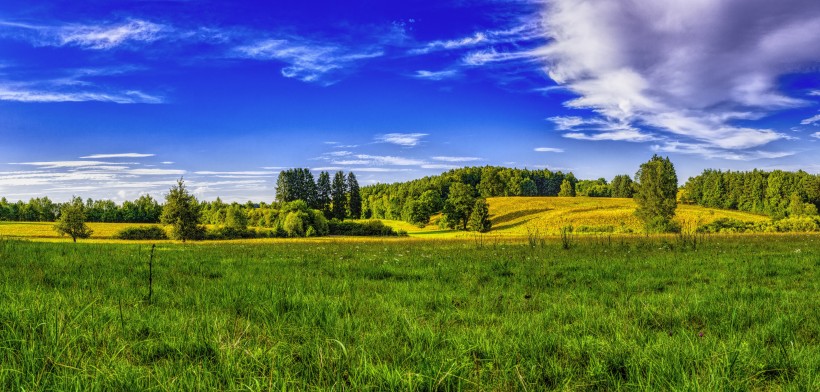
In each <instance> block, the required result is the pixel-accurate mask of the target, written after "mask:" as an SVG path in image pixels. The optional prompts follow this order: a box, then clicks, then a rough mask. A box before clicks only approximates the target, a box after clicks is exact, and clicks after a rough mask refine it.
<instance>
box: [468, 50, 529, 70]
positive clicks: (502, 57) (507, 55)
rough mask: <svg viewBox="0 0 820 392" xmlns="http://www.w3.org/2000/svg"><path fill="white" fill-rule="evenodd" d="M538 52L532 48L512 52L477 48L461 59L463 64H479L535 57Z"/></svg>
mask: <svg viewBox="0 0 820 392" xmlns="http://www.w3.org/2000/svg"><path fill="white" fill-rule="evenodd" d="M536 58H538V52H537V51H533V50H524V51H512V52H498V51H496V49H495V48H489V49H483V50H478V51H475V52H471V53H467V54H466V55H464V57H463V58H462V59H461V61H462V62H463V63H464V64H465V65H469V66H481V65H485V64H489V63H498V62H502V61H511V60H521V59H532V60H534V59H536Z"/></svg>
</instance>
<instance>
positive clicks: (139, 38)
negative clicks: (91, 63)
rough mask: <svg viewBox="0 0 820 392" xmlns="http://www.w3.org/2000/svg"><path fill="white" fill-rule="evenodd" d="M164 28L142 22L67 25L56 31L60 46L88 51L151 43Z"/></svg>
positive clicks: (160, 34) (158, 36)
mask: <svg viewBox="0 0 820 392" xmlns="http://www.w3.org/2000/svg"><path fill="white" fill-rule="evenodd" d="M165 29H166V28H165V27H164V26H161V25H158V24H155V23H151V22H148V21H144V20H130V21H128V22H126V23H121V24H116V25H105V26H93V25H85V26H83V25H69V26H64V27H60V28H59V29H57V37H58V38H59V40H60V44H61V45H76V46H80V47H83V48H88V49H111V48H113V47H117V46H120V45H122V44H124V43H127V42H153V41H156V40H158V39H159V38H160V37H161V36H162V32H163V30H165Z"/></svg>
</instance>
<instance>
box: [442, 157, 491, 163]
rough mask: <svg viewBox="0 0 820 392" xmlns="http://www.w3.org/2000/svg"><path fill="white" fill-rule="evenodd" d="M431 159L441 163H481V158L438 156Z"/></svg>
mask: <svg viewBox="0 0 820 392" xmlns="http://www.w3.org/2000/svg"><path fill="white" fill-rule="evenodd" d="M430 159H432V160H434V161H441V162H454V163H455V162H475V161H480V160H481V158H479V157H452V156H436V157H431V158H430Z"/></svg>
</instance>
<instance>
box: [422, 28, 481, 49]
mask: <svg viewBox="0 0 820 392" xmlns="http://www.w3.org/2000/svg"><path fill="white" fill-rule="evenodd" d="M486 42H487V34H485V33H483V32H477V33H475V34H473V35H472V36H471V37H464V38H461V39H453V40H439V41H433V42H429V43H427V44H426V45H424V47H421V48H417V49H412V50H410V51H409V53H410V54H425V53H430V52H433V51H437V50H447V49H458V48H463V47H469V46H475V45H477V44H480V43H486Z"/></svg>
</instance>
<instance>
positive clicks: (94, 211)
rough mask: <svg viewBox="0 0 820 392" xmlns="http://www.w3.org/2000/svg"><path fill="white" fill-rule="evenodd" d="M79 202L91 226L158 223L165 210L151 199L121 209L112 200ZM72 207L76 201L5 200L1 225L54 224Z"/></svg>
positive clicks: (1, 204) (0, 212)
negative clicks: (116, 223) (10, 222)
mask: <svg viewBox="0 0 820 392" xmlns="http://www.w3.org/2000/svg"><path fill="white" fill-rule="evenodd" d="M79 202H80V203H82V204H83V209H84V210H85V215H86V220H87V221H88V222H118V223H157V222H159V219H160V214H161V213H162V206H161V205H160V204H159V203H158V202H157V201H156V200H155V199H154V198H152V197H151V196H149V195H144V196H140V197H139V198H138V199H136V200H134V201H128V200H127V201H125V202H123V203H122V204H119V205H118V204H117V203H115V202H114V201H112V200H92V199H87V200H85V201H82V199H81V200H80V201H79ZM72 203H76V200H73V199H72V200H71V201H69V202H66V203H55V202H53V201H51V199H49V198H48V197H36V198H31V199H30V200H29V201H28V202H24V201H22V200H21V201H17V202H15V203H11V202H9V201H8V200H6V198H5V197H3V198H0V221H17V222H53V221H55V220H56V219H57V218H58V217H59V215H60V211H61V210H62V209H63V207H65V206H67V205H68V204H72Z"/></svg>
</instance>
